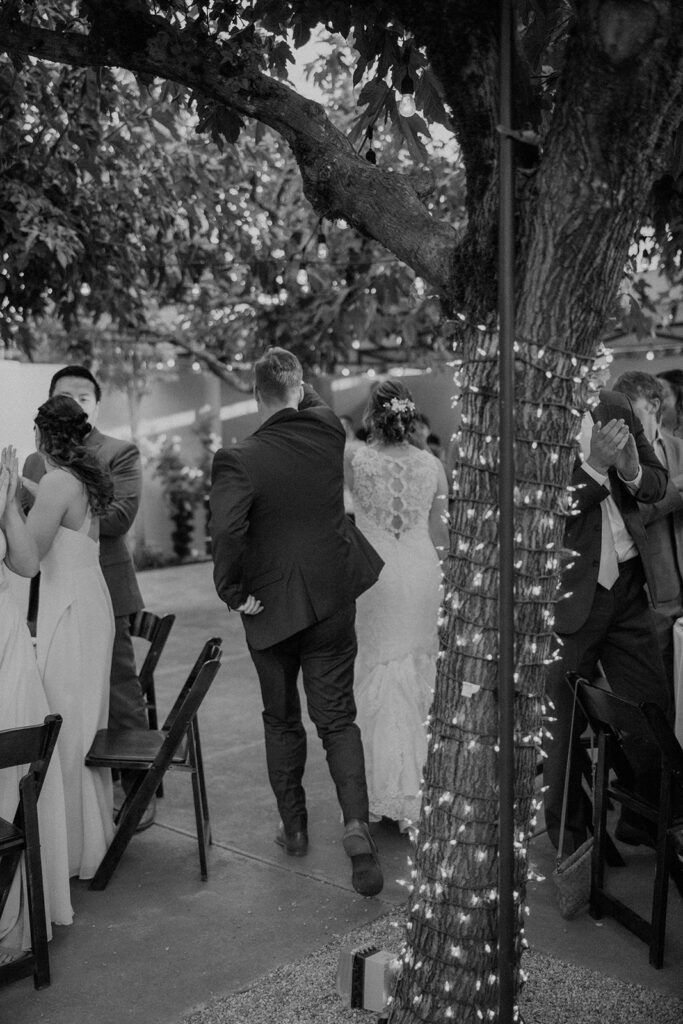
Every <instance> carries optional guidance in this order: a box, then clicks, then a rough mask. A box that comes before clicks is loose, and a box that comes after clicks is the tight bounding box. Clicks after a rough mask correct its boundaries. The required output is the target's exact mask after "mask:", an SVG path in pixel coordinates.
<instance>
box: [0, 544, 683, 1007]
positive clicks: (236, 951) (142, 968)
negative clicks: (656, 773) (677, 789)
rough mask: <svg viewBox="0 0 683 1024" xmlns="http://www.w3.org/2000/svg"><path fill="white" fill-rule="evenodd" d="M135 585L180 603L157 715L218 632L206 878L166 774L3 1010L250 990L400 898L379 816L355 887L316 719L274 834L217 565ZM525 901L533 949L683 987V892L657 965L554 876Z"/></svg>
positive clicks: (158, 574) (638, 979) (398, 874)
mask: <svg viewBox="0 0 683 1024" xmlns="http://www.w3.org/2000/svg"><path fill="white" fill-rule="evenodd" d="M140 583H141V587H142V591H143V594H144V597H145V601H146V603H147V606H148V607H149V608H150V609H152V610H153V611H156V612H166V611H173V612H175V613H176V614H177V617H178V618H177V622H176V625H175V627H174V630H173V632H172V633H171V637H170V639H169V642H168V644H167V647H166V650H165V652H164V655H163V656H162V660H161V663H160V666H159V670H158V672H157V690H158V696H159V703H160V705H161V714H162V716H163V715H164V713H165V711H166V710H167V709H168V708H169V707H170V704H171V703H172V700H173V698H174V696H175V693H176V692H177V690H178V688H179V686H180V684H181V682H182V680H183V679H184V677H185V675H186V673H187V671H188V669H189V667H190V666H191V664H192V663H193V661H194V660H195V658H196V655H197V653H198V652H199V650H200V648H201V646H202V644H203V643H204V641H205V640H206V639H207V638H208V637H209V636H215V635H217V636H221V637H222V638H223V651H224V654H223V663H222V667H221V670H220V672H219V674H218V676H217V678H216V681H215V682H214V684H213V687H212V690H211V691H210V692H209V695H208V697H207V699H206V701H205V704H204V707H203V709H202V712H201V715H200V718H201V732H202V744H203V750H204V758H205V768H206V774H207V782H208V790H209V801H210V807H211V818H212V826H213V837H214V845H213V847H212V850H211V854H210V874H209V879H208V881H207V882H204V883H202V882H201V880H200V877H199V861H198V857H197V848H196V841H195V839H194V820H193V809H192V799H191V792H190V784H189V778H188V777H187V776H186V775H183V774H181V773H178V774H171V775H167V777H166V781H165V783H164V785H165V796H164V799H163V800H162V801H160V803H159V805H158V812H157V818H156V823H155V825H154V826H153V827H152V828H150V829H149V830H148V831H147V832H145V833H143V834H141V835H140V836H137V837H135V839H134V840H133V842H132V843H131V845H130V846H129V848H128V850H127V851H126V854H125V855H124V858H123V860H122V862H121V864H120V865H119V867H118V868H117V871H116V873H115V875H114V877H113V879H112V881H111V882H110V883H109V886H108V887H107V889H106V890H105V891H104V892H99V893H96V892H90V891H89V890H88V888H87V884H86V883H82V882H74V883H73V884H72V898H73V904H74V910H75V912H76V918H75V922H74V924H73V925H72V926H71V927H70V928H58V929H56V934H55V937H54V939H53V941H52V943H51V965H52V985H51V986H50V988H48V989H44V990H43V991H41V992H36V991H35V990H34V988H33V985H32V981H31V980H30V979H26V980H23V981H20V982H16V983H15V984H14V985H12V986H8V987H6V988H3V989H0V1022H1V1024H38V1022H45V1024H86V1022H90V1021H93V1022H95V1021H96V1022H98V1024H120V1022H131V1024H178V1022H179V1021H180V1020H181V1019H182V1018H183V1017H184V1016H185V1015H187V1014H188V1013H189V1012H190V1011H192V1010H193V1009H195V1008H197V1007H199V1006H202V1005H203V1004H205V1003H207V1002H208V1001H210V1000H211V999H212V998H213V997H215V996H219V995H225V994H228V993H230V992H235V991H239V990H241V989H244V988H245V987H248V986H249V985H251V984H252V983H253V982H254V981H256V980H257V979H258V978H259V977H260V976H261V975H263V974H265V973H267V972H268V971H270V970H271V969H273V968H274V967H277V966H279V965H282V964H285V963H289V962H291V961H293V960H296V959H299V958H301V957H302V956H304V955H306V954H307V953H309V952H312V951H313V950H316V949H319V948H320V947H321V946H323V945H324V944H325V943H326V942H328V941H329V940H330V938H331V937H332V936H334V935H343V934H344V933H346V932H348V931H350V930H351V929H354V928H356V927H359V926H360V925H363V924H367V923H369V922H371V921H372V920H374V919H375V918H377V917H378V916H380V915H382V914H385V913H386V912H387V911H390V910H391V908H392V907H400V906H401V905H402V903H403V898H404V894H403V889H402V887H401V885H400V880H401V879H405V878H406V877H407V874H408V868H407V857H408V855H409V852H410V849H409V844H408V841H407V840H406V839H405V838H403V837H401V836H399V834H398V833H397V832H396V831H394V830H393V829H389V828H385V827H383V826H380V827H379V830H378V832H377V840H378V843H379V846H380V853H381V856H382V862H383V867H384V872H385V879H386V884H385V889H384V891H383V893H382V895H381V897H380V898H378V899H373V900H364V899H362V898H361V897H359V896H358V895H357V894H356V893H355V892H354V891H353V889H352V887H351V882H350V870H349V863H348V860H347V858H346V857H345V855H344V852H343V850H342V847H341V842H340V838H341V826H340V819H339V809H338V805H337V802H336V798H335V794H334V790H333V788H332V783H331V781H330V778H329V775H328V772H327V767H326V764H325V761H324V755H323V753H322V749H321V746H320V742H319V741H318V739H317V736H316V735H315V733H314V731H313V730H312V729H311V730H310V731H309V764H308V767H307V771H306V777H305V780H304V781H305V785H306V790H307V794H308V800H309V832H310V837H311V847H310V852H309V855H308V856H307V857H306V858H302V859H299V858H291V857H287V856H286V855H285V854H284V852H283V851H281V850H280V849H279V847H277V846H276V845H275V844H274V843H273V835H274V831H275V826H276V824H277V813H276V810H275V807H274V801H273V797H272V794H271V792H270V787H269V785H268V781H267V777H266V771H265V757H264V751H263V737H262V725H261V716H260V700H259V693H258V684H257V682H256V677H255V673H254V670H253V667H252V664H251V661H250V659H249V655H248V653H247V649H246V645H245V642H244V637H243V632H242V628H241V623H240V620H239V617H238V616H236V615H228V614H227V612H226V610H225V609H224V607H223V606H222V604H221V603H220V602H219V601H218V599H217V597H216V595H215V592H214V589H213V584H212V580H211V566H210V565H209V564H208V563H201V564H196V565H191V566H184V567H181V568H172V569H160V570H155V571H152V572H146V573H143V574H141V576H140ZM625 853H626V855H627V856H628V859H629V866H628V868H627V869H624V870H622V871H621V872H619V873H616V876H615V877H616V884H618V885H619V886H621V887H622V888H625V889H627V890H628V891H629V894H630V895H631V897H632V896H633V894H635V895H636V897H637V898H639V899H642V900H643V901H646V900H647V898H648V893H649V886H650V885H651V877H652V876H651V868H652V862H653V857H652V854H651V853H650V852H649V851H643V850H640V849H638V850H634V851H629V850H625ZM552 854H553V851H552V848H551V846H550V844H549V843H548V841H547V838H546V837H545V835H541V836H539V837H538V839H536V840H535V841H534V843H533V845H532V851H531V859H532V862H533V865H534V868H535V870H536V871H537V872H538V873H539V874H541V875H545V876H546V878H548V876H549V875H550V872H551V871H552V866H553V859H552ZM529 905H530V916H529V923H528V928H527V937H528V939H529V942H530V945H531V946H532V947H533V948H534V949H536V950H538V951H540V952H543V953H546V954H549V955H551V956H554V957H557V958H558V959H560V960H563V961H566V962H568V963H574V964H577V965H580V966H585V967H588V968H590V969H592V970H598V971H600V972H603V973H604V974H606V975H608V976H611V977H614V978H620V979H623V980H625V981H630V982H632V983H635V984H640V985H643V986H645V987H646V988H652V989H655V990H658V991H661V992H664V993H667V994H669V995H675V996H678V997H683V970H682V969H681V968H682V966H683V901H682V900H681V898H680V897H679V895H678V893H677V891H676V889H675V887H674V886H672V887H671V889H670V894H669V926H668V931H667V949H666V954H665V967H664V968H663V970H661V971H655V970H653V969H652V968H651V967H649V965H648V960H647V949H646V947H645V945H644V944H643V943H641V942H640V941H639V940H637V939H636V938H635V937H634V936H632V935H631V934H630V933H629V932H627V931H626V930H624V929H623V928H620V927H619V926H617V925H616V924H615V923H614V922H613V921H604V922H595V921H593V920H592V919H591V918H590V917H589V916H588V915H587V914H583V915H581V917H579V918H578V919H577V920H575V921H572V922H568V921H564V920H563V919H562V918H561V917H560V916H559V914H558V913H557V911H556V910H555V908H554V906H553V904H552V899H551V885H550V881H549V880H546V881H534V882H532V883H530V887H529ZM235 1024H239V1022H237V1021H236V1022H235ZM548 1024H550V1022H548Z"/></svg>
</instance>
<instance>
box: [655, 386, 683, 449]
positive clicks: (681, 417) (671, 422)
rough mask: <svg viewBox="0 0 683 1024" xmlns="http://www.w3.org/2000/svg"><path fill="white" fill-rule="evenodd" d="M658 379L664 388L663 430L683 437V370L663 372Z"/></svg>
mask: <svg viewBox="0 0 683 1024" xmlns="http://www.w3.org/2000/svg"><path fill="white" fill-rule="evenodd" d="M657 378H658V380H661V382H662V385H663V387H664V398H663V399H662V429H663V430H666V431H667V432H668V433H669V434H674V435H675V436H676V437H683V370H662V372H661V373H658V374H657Z"/></svg>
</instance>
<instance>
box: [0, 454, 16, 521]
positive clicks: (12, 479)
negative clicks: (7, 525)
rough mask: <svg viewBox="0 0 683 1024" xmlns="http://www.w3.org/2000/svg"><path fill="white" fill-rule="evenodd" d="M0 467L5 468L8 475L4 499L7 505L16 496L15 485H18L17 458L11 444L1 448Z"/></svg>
mask: <svg viewBox="0 0 683 1024" xmlns="http://www.w3.org/2000/svg"><path fill="white" fill-rule="evenodd" d="M0 468H2V469H3V470H6V472H7V475H8V483H7V494H6V499H5V501H6V505H9V504H10V502H12V501H14V499H15V498H16V496H17V487H18V486H19V459H18V458H17V450H16V448H15V447H14V446H13V445H8V446H7V447H6V448H3V449H2V453H1V454H0ZM5 507H6V506H5ZM3 512H4V508H3Z"/></svg>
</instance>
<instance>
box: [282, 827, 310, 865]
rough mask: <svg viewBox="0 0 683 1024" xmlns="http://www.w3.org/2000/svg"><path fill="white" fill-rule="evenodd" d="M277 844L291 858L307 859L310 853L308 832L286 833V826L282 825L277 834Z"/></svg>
mask: <svg viewBox="0 0 683 1024" xmlns="http://www.w3.org/2000/svg"><path fill="white" fill-rule="evenodd" d="M275 842H276V843H277V845H278V846H281V847H282V849H283V850H284V851H285V853H288V854H289V856H290V857H305V856H306V854H307V853H308V834H307V833H306V832H285V826H284V825H282V824H280V825H279V826H278V830H277V832H276V833H275Z"/></svg>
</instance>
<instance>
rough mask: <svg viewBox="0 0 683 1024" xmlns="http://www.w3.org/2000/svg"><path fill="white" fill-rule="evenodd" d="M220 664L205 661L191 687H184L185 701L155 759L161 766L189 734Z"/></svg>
mask: <svg viewBox="0 0 683 1024" xmlns="http://www.w3.org/2000/svg"><path fill="white" fill-rule="evenodd" d="M220 664H221V663H220V659H219V658H211V659H209V660H207V661H205V662H204V664H203V665H201V666H200V668H199V671H198V672H197V674H196V675H195V677H194V679H193V680H192V684H191V686H189V687H188V686H187V685H186V686H184V687H183V691H182V695H183V699H182V701H181V702H180V705H179V707H178V709H177V711H176V714H175V717H174V719H173V722H172V723H171V725H170V727H169V729H168V731H167V733H166V738H165V739H164V742H163V743H162V745H161V747H160V748H159V753H158V754H157V756H156V758H155V762H158V763H160V764H161V763H163V762H164V760H166V759H168V758H170V757H172V756H173V753H174V751H175V750H176V749H177V747H178V744H179V743H180V742H181V740H182V738H183V736H184V735H185V733H186V732H187V729H188V726H189V724H190V722H191V721H192V719H193V718H194V716H195V715H196V714H197V711H198V710H199V707H200V705H201V703H202V701H203V700H204V698H205V696H206V694H207V692H208V689H209V687H210V686H211V684H212V682H213V681H214V679H215V677H216V673H217V672H218V669H219V668H220Z"/></svg>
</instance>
